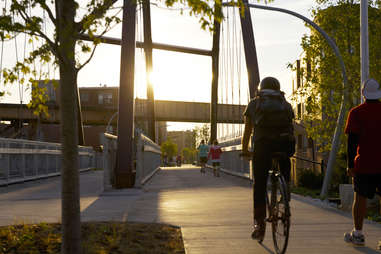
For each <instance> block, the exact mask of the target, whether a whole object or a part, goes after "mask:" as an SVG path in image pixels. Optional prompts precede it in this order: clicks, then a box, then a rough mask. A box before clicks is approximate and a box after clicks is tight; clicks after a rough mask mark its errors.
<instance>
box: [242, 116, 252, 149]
mask: <svg viewBox="0 0 381 254" xmlns="http://www.w3.org/2000/svg"><path fill="white" fill-rule="evenodd" d="M252 129H253V125H252V123H251V119H250V117H249V116H245V129H244V131H243V136H242V153H243V154H245V153H248V148H249V142H250V136H251V132H252Z"/></svg>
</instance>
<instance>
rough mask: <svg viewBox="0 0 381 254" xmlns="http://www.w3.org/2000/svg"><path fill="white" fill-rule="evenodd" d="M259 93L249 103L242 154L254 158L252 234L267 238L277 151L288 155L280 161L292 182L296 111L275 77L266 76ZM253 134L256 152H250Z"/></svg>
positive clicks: (259, 237)
mask: <svg viewBox="0 0 381 254" xmlns="http://www.w3.org/2000/svg"><path fill="white" fill-rule="evenodd" d="M259 86H260V87H259V89H260V90H259V93H258V95H257V96H256V97H255V98H254V99H253V100H251V101H250V102H249V104H248V105H247V107H246V110H245V112H244V117H245V118H244V119H245V129H244V133H243V136H242V156H244V157H251V159H252V161H251V163H252V166H253V169H254V183H253V185H254V186H253V188H254V226H253V232H252V234H251V237H252V238H253V239H256V240H260V241H261V240H263V237H264V235H265V231H266V222H265V218H266V199H265V195H266V194H265V193H266V184H267V177H268V171H269V170H270V168H271V163H272V157H273V153H275V152H282V153H284V154H285V155H287V157H284V158H281V159H280V160H279V164H280V170H281V171H282V174H283V176H284V178H285V180H286V182H287V183H289V182H290V171H291V162H290V158H289V157H291V156H292V155H293V154H294V152H295V138H294V126H293V119H294V112H293V110H292V107H291V104H290V103H288V102H287V101H286V99H285V98H284V93H283V92H282V91H281V90H280V83H279V81H278V80H277V79H276V78H274V77H266V78H264V79H263V80H262V81H261V83H260V85H259ZM253 131H254V134H253V144H254V154H251V153H250V152H249V151H248V146H249V141H250V136H251V134H252V132H253Z"/></svg>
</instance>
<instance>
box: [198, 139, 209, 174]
mask: <svg viewBox="0 0 381 254" xmlns="http://www.w3.org/2000/svg"><path fill="white" fill-rule="evenodd" d="M197 150H198V157H199V158H200V166H201V169H200V172H201V173H205V164H206V163H207V162H208V153H209V146H208V145H206V144H205V141H204V140H201V143H200V145H199V146H198V148H197Z"/></svg>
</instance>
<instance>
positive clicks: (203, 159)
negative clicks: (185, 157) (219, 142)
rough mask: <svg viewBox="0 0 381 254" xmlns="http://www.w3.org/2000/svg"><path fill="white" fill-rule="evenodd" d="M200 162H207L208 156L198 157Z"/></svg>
mask: <svg viewBox="0 0 381 254" xmlns="http://www.w3.org/2000/svg"><path fill="white" fill-rule="evenodd" d="M200 162H201V163H207V162H208V157H200Z"/></svg>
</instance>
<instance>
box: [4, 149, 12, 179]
mask: <svg viewBox="0 0 381 254" xmlns="http://www.w3.org/2000/svg"><path fill="white" fill-rule="evenodd" d="M5 147H6V148H7V149H8V150H9V148H10V144H9V143H7V145H6V146H5ZM5 156H6V158H5V170H4V177H5V180H6V181H7V183H8V182H9V172H10V170H11V155H10V153H9V152H8V153H6V154H5Z"/></svg>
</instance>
